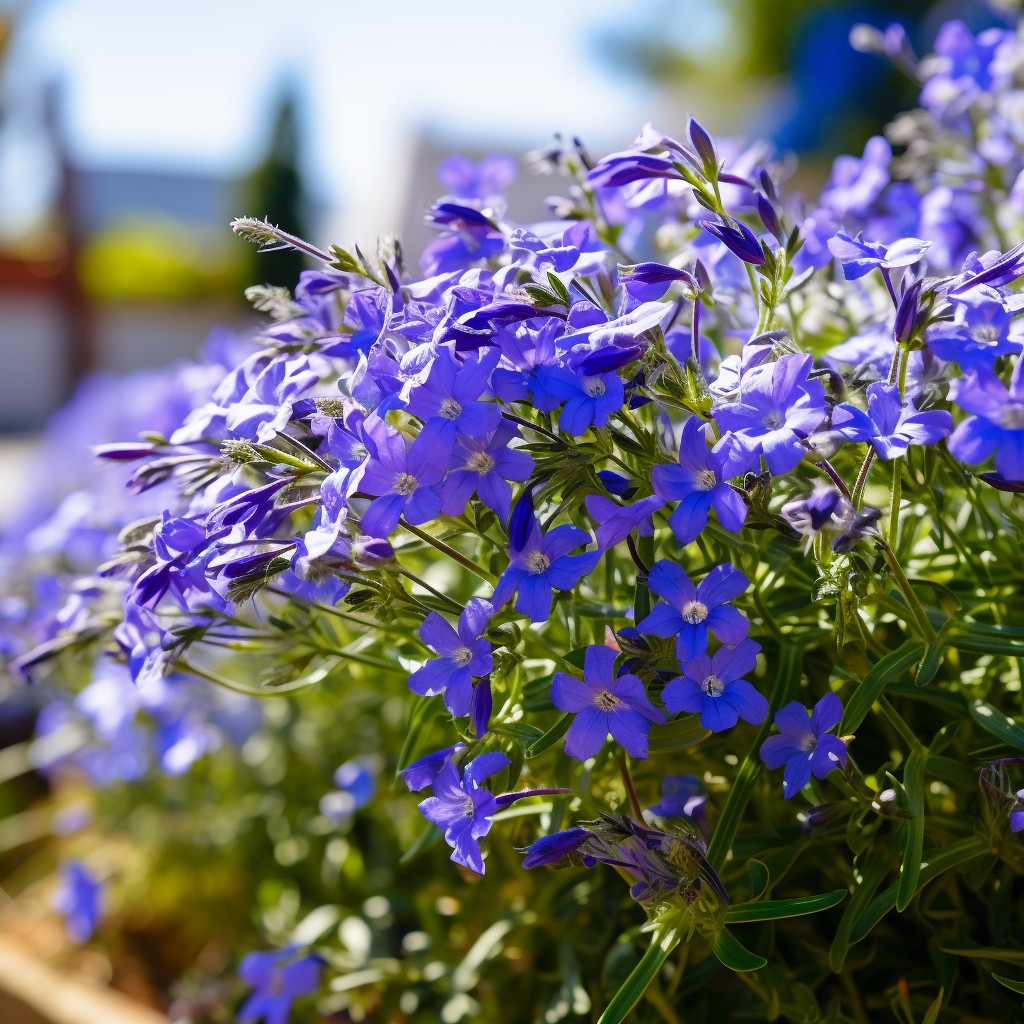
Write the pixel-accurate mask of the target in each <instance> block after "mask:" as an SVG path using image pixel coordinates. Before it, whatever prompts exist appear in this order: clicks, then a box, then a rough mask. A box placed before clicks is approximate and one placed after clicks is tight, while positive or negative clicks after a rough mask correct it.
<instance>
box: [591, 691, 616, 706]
mask: <svg viewBox="0 0 1024 1024" xmlns="http://www.w3.org/2000/svg"><path fill="white" fill-rule="evenodd" d="M621 704H622V701H621V700H619V698H618V697H616V696H615V694H614V693H612V692H611V691H609V690H601V691H600V693H597V694H595V696H594V707H597V708H600V709H601V710H602V711H614V710H615V708H617V707H619V705H621Z"/></svg>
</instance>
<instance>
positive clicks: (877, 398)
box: [832, 381, 953, 459]
mask: <svg viewBox="0 0 1024 1024" xmlns="http://www.w3.org/2000/svg"><path fill="white" fill-rule="evenodd" d="M867 396H868V417H869V418H870V420H871V422H872V424H873V426H874V432H873V436H872V437H870V441H871V445H872V447H873V448H874V449H875V451H876V452H877V453H878V455H879V456H880V457H881V458H883V459H896V458H899V457H900V456H901V455H906V453H907V448H908V447H909V446H910V445H912V444H935V442H936V441H939V440H941V439H942V438H944V437H945V436H946V435H947V434H948V433H949V432H950V430H952V429H953V417H952V416H950V414H949V413H948V412H946V411H945V410H942V409H932V410H929V411H927V412H918V411H917V409H916V408H915V407H914V403H913V402H912V401H910V400H908V401H907V403H906V404H904V403H903V401H902V399H901V398H900V389H899V388H898V387H897V386H896V385H895V384H883V383H881V382H880V381H877V382H876V383H874V384H870V385H868V389H867ZM862 426H863V424H862V417H861V415H859V411H858V410H856V409H852V408H851V407H848V406H844V405H841V406H837V407H836V409H835V411H834V412H833V414H832V428H833V429H834V430H836V431H838V432H839V433H841V434H844V433H845V434H848V435H849V436H850V440H861V439H862V434H863V431H862Z"/></svg>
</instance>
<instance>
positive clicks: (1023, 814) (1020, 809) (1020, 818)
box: [1010, 789, 1024, 832]
mask: <svg viewBox="0 0 1024 1024" xmlns="http://www.w3.org/2000/svg"><path fill="white" fill-rule="evenodd" d="M1010 831H1011V832H1024V789H1018V790H1017V804H1016V807H1015V808H1014V810H1012V811H1011V812H1010Z"/></svg>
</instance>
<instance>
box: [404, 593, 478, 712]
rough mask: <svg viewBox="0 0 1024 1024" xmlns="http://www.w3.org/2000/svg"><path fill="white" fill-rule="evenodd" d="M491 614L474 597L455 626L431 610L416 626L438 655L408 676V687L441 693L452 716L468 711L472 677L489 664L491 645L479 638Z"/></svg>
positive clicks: (423, 692) (422, 693) (427, 693)
mask: <svg viewBox="0 0 1024 1024" xmlns="http://www.w3.org/2000/svg"><path fill="white" fill-rule="evenodd" d="M493 614H494V609H493V608H492V607H491V603H490V602H489V601H482V600H481V599H480V598H477V597H474V598H473V599H472V600H470V601H469V603H468V604H467V605H466V608H465V610H464V611H463V613H462V614H461V615H460V616H459V627H458V630H457V631H456V630H454V629H452V627H451V626H450V625H449V624H448V622H447V620H446V619H444V618H442V616H440V615H438V613H437V612H431V613H430V614H429V615H428V616H427V617H426V619H425V620H424V622H423V625H422V626H420V631H419V632H420V639H421V640H422V641H423V642H424V643H425V644H426V645H427V646H428V647H429V648H430V649H431V650H433V651H435V652H436V653H437V654H438V655H440V657H438V658H432V659H431V660H430V661H428V662H427V663H426V664H425V665H424V666H423V667H422V668H418V669H417V670H416V671H415V672H413V674H412V675H411V676H409V689H410V690H412V692H413V693H418V694H420V696H422V697H433V696H434V695H435V694H438V693H443V694H444V702H445V704H446V705H447V707H448V710H449V711H450V712H451V713H452V714H453V715H455V716H457V717H459V716H462V715H467V714H469V708H470V703H471V701H472V699H473V680H474V679H476V678H478V677H480V676H485V675H487V674H488V673H489V672H490V671H491V668H492V665H493V658H492V656H491V645H490V644H489V643H488V642H487V641H486V640H485V639H484V638H483V634H484V631H485V630H486V629H487V624H488V622H489V621H490V619H491V616H492V615H493Z"/></svg>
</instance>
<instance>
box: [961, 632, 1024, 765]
mask: <svg viewBox="0 0 1024 1024" xmlns="http://www.w3.org/2000/svg"><path fill="white" fill-rule="evenodd" d="M1021 653H1022V654H1024V651H1022V652H1021ZM967 711H968V712H969V714H970V716H971V718H973V719H974V721H975V722H977V723H978V725H980V726H981V727H982V729H984V730H985V731H986V732H989V733H991V734H992V735H993V736H995V737H996V738H998V739H1001V740H1002V741H1003V742H1004V743H1008V744H1009V745H1010V746H1011V747H1016V748H1017V749H1018V750H1024V728H1022V727H1021V726H1020V725H1019V724H1018V723H1017V722H1016V721H1015V720H1014V719H1012V718H1010V716H1009V715H1006V714H1004V713H1003V712H1002V711H1000V710H999V708H996V707H993V706H992V705H991V704H987V703H986V702H985V701H983V700H972V701H968V702H967Z"/></svg>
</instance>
